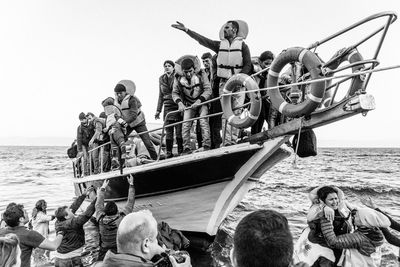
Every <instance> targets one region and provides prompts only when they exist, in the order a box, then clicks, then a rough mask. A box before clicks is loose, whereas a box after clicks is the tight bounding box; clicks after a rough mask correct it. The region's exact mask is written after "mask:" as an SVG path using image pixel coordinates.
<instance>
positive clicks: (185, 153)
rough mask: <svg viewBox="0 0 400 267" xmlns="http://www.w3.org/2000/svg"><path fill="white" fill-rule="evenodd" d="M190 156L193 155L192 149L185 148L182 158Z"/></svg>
mask: <svg viewBox="0 0 400 267" xmlns="http://www.w3.org/2000/svg"><path fill="white" fill-rule="evenodd" d="M189 154H192V150H191V149H190V148H188V147H187V148H185V149H184V150H183V152H182V156H183V155H189Z"/></svg>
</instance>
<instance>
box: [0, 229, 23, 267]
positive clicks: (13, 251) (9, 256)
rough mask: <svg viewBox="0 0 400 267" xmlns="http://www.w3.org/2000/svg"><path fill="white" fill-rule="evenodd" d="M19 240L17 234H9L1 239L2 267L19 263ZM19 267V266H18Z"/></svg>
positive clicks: (0, 255) (0, 259) (0, 257)
mask: <svg viewBox="0 0 400 267" xmlns="http://www.w3.org/2000/svg"><path fill="white" fill-rule="evenodd" d="M18 246H19V239H18V237H17V236H16V235H15V234H7V235H5V236H4V237H0V266H1V267H10V266H14V265H16V264H17V262H19V259H18V257H20V255H19V254H20V253H18ZM18 266H19V265H18Z"/></svg>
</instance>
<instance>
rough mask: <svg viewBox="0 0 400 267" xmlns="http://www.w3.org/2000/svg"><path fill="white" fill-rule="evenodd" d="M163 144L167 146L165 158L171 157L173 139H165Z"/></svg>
mask: <svg viewBox="0 0 400 267" xmlns="http://www.w3.org/2000/svg"><path fill="white" fill-rule="evenodd" d="M165 144H166V147H167V159H169V158H172V157H173V156H174V154H172V147H173V146H174V140H173V139H166V140H165Z"/></svg>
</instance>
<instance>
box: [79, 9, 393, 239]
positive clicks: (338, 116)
mask: <svg viewBox="0 0 400 267" xmlns="http://www.w3.org/2000/svg"><path fill="white" fill-rule="evenodd" d="M380 18H383V19H386V20H385V23H384V25H383V26H382V27H380V28H378V29H377V30H375V31H373V32H372V33H370V34H369V35H367V37H365V38H364V39H362V40H361V41H359V42H357V43H355V44H352V45H350V46H349V47H347V48H346V49H343V50H341V53H339V54H336V55H335V56H334V57H333V58H332V59H330V60H329V61H327V62H326V63H323V62H322V63H321V64H322V65H321V66H320V71H321V73H320V75H319V76H318V77H313V76H312V75H310V74H309V73H304V74H302V76H301V77H296V78H297V79H296V80H295V81H296V82H292V83H291V84H290V87H291V88H294V87H296V88H297V89H298V90H302V92H303V99H302V100H303V102H306V101H307V99H306V98H305V96H306V95H307V93H306V90H308V87H312V85H313V84H317V86H318V84H319V85H321V84H323V96H322V97H321V98H323V100H324V101H323V104H319V105H317V106H315V105H314V106H315V107H313V110H312V111H311V112H306V113H305V114H300V115H299V114H295V116H292V117H291V118H290V119H288V121H287V122H285V123H282V124H279V125H277V126H275V127H273V128H271V129H268V130H265V131H263V132H261V133H258V134H255V135H252V136H250V137H249V138H247V139H245V140H243V141H242V142H241V143H238V144H236V145H231V146H225V147H221V148H217V149H212V150H207V151H201V152H198V153H192V154H188V155H182V156H179V157H173V158H170V159H164V160H157V161H155V162H152V163H148V164H144V165H140V166H134V167H125V168H124V169H123V170H115V171H110V172H105V173H100V174H92V175H88V176H85V177H77V176H75V178H74V179H73V183H74V187H75V193H76V195H80V194H82V192H83V191H84V190H85V188H87V187H90V186H94V187H96V188H97V187H100V186H101V185H102V183H103V181H104V180H105V179H108V180H109V185H108V186H109V189H108V190H107V191H106V201H107V200H108V201H111V200H112V201H116V202H117V203H119V204H121V203H124V202H125V200H126V199H127V193H128V183H127V180H126V177H127V176H128V175H131V174H132V175H133V176H134V177H135V188H136V202H135V210H140V209H149V210H151V211H152V213H153V215H154V217H155V218H156V219H157V220H158V221H166V222H168V224H169V225H170V226H171V227H172V228H175V229H179V230H181V231H184V232H192V233H205V234H207V235H209V236H215V234H216V233H217V230H218V227H219V225H220V224H221V223H222V221H223V220H224V219H225V218H226V216H227V215H228V214H229V213H230V212H231V211H232V210H233V209H234V208H235V207H236V206H237V204H238V203H239V202H240V201H241V200H242V199H243V197H244V196H245V195H246V193H247V192H248V191H249V189H251V188H252V187H253V186H254V185H256V184H257V183H258V182H259V180H260V178H261V176H263V175H268V174H267V171H268V170H270V169H271V168H272V167H273V166H275V165H276V164H277V163H279V162H280V161H282V160H284V159H285V158H287V157H289V156H290V155H292V154H293V153H295V152H296V151H297V148H296V147H295V149H293V148H292V147H291V146H290V145H288V143H289V140H290V138H291V137H293V136H294V135H295V134H299V133H301V132H304V131H307V130H310V129H314V128H317V127H321V126H324V125H326V124H330V123H333V122H335V121H338V120H342V119H346V118H348V117H351V116H354V115H357V114H363V115H366V114H367V113H368V112H369V111H371V110H373V109H374V108H375V103H374V98H373V96H372V95H370V94H367V93H366V88H367V85H368V81H369V79H370V78H371V75H372V74H373V73H374V72H377V71H383V70H387V69H390V68H381V69H377V68H376V66H377V65H378V64H379V61H378V59H377V57H378V54H379V51H380V49H381V47H382V43H383V41H384V39H385V36H386V33H387V31H388V29H389V26H390V25H391V24H392V23H393V22H394V21H395V20H396V18H397V15H396V14H395V13H394V12H383V13H378V14H375V15H372V16H370V17H367V18H365V19H363V20H361V21H359V22H357V23H355V24H353V25H351V26H349V27H347V28H345V29H343V30H341V31H339V32H337V33H335V34H333V35H330V36H328V37H327V38H324V39H322V40H320V41H317V42H314V43H313V44H312V45H311V46H309V47H307V48H305V49H306V52H307V53H312V54H315V50H316V49H317V48H318V47H319V46H321V45H323V44H325V43H327V42H328V41H330V40H332V39H334V38H336V37H338V36H340V35H342V34H344V33H346V32H348V31H350V30H353V29H354V28H356V27H358V26H360V25H363V24H365V23H367V22H369V21H372V20H376V19H380ZM378 33H380V34H381V36H380V39H379V42H378V45H377V48H376V51H375V54H374V57H373V58H371V59H362V57H356V59H355V60H354V59H352V56H350V54H352V55H353V54H354V53H353V52H354V51H357V47H358V46H360V45H362V44H363V43H364V42H366V41H368V40H369V39H370V38H371V37H373V36H375V35H377V34H378ZM289 50H290V49H289ZM289 50H287V51H289ZM311 50H312V51H313V52H311ZM302 51H303V50H302ZM279 59H282V57H280V56H278V57H277V58H276V59H275V60H279ZM275 60H274V62H273V63H272V66H271V68H272V67H273V66H275V65H276V64H275V65H274V63H275ZM300 61H301V60H300ZM345 61H347V64H346V65H344V66H339V65H340V64H341V63H343V62H345ZM338 62H339V63H338ZM292 66H293V67H294V68H295V64H292ZM349 69H350V70H351V71H352V73H350V74H345V75H336V74H338V73H339V72H340V71H344V70H349ZM264 71H265V70H264ZM261 72H262V71H261ZM270 72H271V71H270ZM294 73H296V72H295V71H294ZM258 74H259V73H256V74H254V75H253V76H256V75H258ZM268 75H270V74H268ZM335 75H336V76H335ZM268 78H270V77H269V76H268ZM346 82H350V83H351V84H350V86H348V88H347V94H346V95H345V96H344V97H343V98H342V99H339V100H337V99H335V98H336V92H337V90H338V89H339V88H340V87H343V85H344V84H345V83H346ZM314 87H316V86H314ZM281 88H282V86H280V85H276V86H271V87H268V88H257V89H256V90H253V89H250V90H247V91H246V93H255V94H259V92H260V91H262V90H266V91H270V92H272V90H277V91H278V92H279V89H281ZM269 94H270V93H269ZM231 95H232V94H231V93H227V94H225V95H223V96H222V98H224V97H225V98H228V97H230V96H231ZM256 98H257V97H256ZM211 101H220V99H219V98H218V99H213V100H210V101H207V102H206V103H208V102H211ZM274 101H275V102H274ZM274 101H273V102H272V104H273V105H274V106H276V108H277V109H278V108H279V109H280V108H281V106H282V103H276V100H274ZM225 102H226V101H225ZM278 102H279V101H278ZM309 102H310V101H309ZM285 105H286V104H285ZM291 105H294V104H291ZM294 106H295V107H294V108H297V107H298V106H296V105H294ZM214 115H216V114H210V115H208V116H209V117H210V116H214ZM196 119H198V118H195V119H193V120H196ZM164 129H165V125H164V126H163V127H162V134H163V133H164ZM157 130H160V129H157ZM151 131H154V130H151ZM151 131H150V132H151Z"/></svg>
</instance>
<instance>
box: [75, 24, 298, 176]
mask: <svg viewBox="0 0 400 267" xmlns="http://www.w3.org/2000/svg"><path fill="white" fill-rule="evenodd" d="M172 27H173V28H176V29H179V30H182V31H184V32H186V33H187V34H188V35H189V36H190V37H192V38H193V39H195V40H197V41H198V42H199V43H200V44H201V45H203V46H205V47H207V48H209V49H210V50H211V51H212V52H214V53H215V54H214V55H212V54H211V53H210V52H205V53H204V54H203V55H202V56H201V60H202V63H203V68H202V67H201V63H200V60H199V59H198V57H197V56H195V55H185V56H182V57H181V58H179V59H178V60H176V61H173V60H165V61H164V63H163V67H164V74H162V75H161V76H160V77H159V97H158V102H157V107H156V112H155V119H156V120H157V119H160V114H161V113H162V112H163V120H164V125H165V126H166V128H165V154H162V155H158V154H157V152H156V149H155V145H157V144H153V143H152V138H151V136H150V135H149V133H147V127H146V121H145V118H144V114H143V112H142V111H141V105H142V104H141V102H140V100H139V99H138V97H137V96H136V95H135V90H136V87H135V84H134V82H133V81H130V80H122V81H120V82H119V83H118V84H117V85H116V86H115V88H114V93H115V97H114V98H113V97H109V98H107V99H105V100H104V101H103V102H102V105H103V107H104V112H102V113H101V114H100V115H99V116H98V117H96V116H95V115H94V114H93V113H91V112H89V113H87V114H85V113H83V112H82V113H80V114H79V120H80V122H81V124H80V125H79V127H78V130H77V138H76V144H75V145H76V146H77V155H76V157H77V159H83V160H81V161H79V164H78V165H77V171H79V174H78V176H81V175H88V174H92V173H93V174H97V173H99V172H103V171H109V170H111V169H112V170H115V169H118V168H121V167H124V166H126V165H127V164H126V162H127V157H128V153H127V147H129V144H130V143H131V138H130V137H131V136H132V133H133V134H134V135H135V134H137V135H139V137H140V140H141V142H143V144H144V147H145V150H147V153H146V154H147V155H146V159H147V160H146V161H144V162H151V161H152V160H156V159H164V158H171V157H174V156H177V155H185V154H190V153H192V152H194V151H195V152H198V151H204V150H209V149H214V148H219V147H221V146H228V145H233V144H236V143H237V142H238V138H239V137H240V136H241V133H242V136H243V135H245V134H243V133H244V131H242V130H241V129H239V128H236V127H233V126H231V125H230V124H229V123H228V121H229V118H225V115H223V114H222V107H221V103H220V101H219V97H220V96H221V95H222V93H223V88H224V85H225V84H226V82H227V81H228V80H229V78H230V77H232V76H233V75H234V74H237V73H244V74H247V75H252V74H254V73H256V72H259V74H258V75H256V76H254V79H255V80H256V81H257V83H258V85H259V87H260V88H265V87H266V80H267V74H268V71H264V72H260V71H261V70H267V69H268V68H269V66H270V65H271V63H272V61H273V60H274V54H273V53H272V52H271V51H265V52H263V53H261V55H260V56H258V57H253V58H251V56H250V49H249V47H248V45H247V44H246V43H245V42H244V39H245V38H246V37H247V33H248V27H247V24H246V23H245V22H243V21H228V22H227V23H226V24H225V25H224V26H223V28H222V29H221V34H220V35H221V41H213V40H210V39H208V38H206V37H204V36H202V35H200V34H198V33H196V32H194V31H192V30H189V29H188V28H186V27H185V26H184V24H182V23H179V22H178V23H177V24H173V25H172ZM284 77H286V78H285V79H281V80H282V81H286V83H289V82H290V78H288V77H289V76H288V75H284ZM261 95H262V109H261V113H260V116H259V117H258V119H257V121H256V123H255V124H254V125H253V126H252V127H251V134H256V133H259V132H261V131H262V130H263V128H264V124H265V123H267V127H269V128H271V127H273V126H275V125H277V124H280V123H281V122H283V116H281V115H280V114H279V112H278V111H277V110H275V109H274V108H273V107H272V105H270V102H269V99H268V97H267V94H266V91H262V92H261ZM212 99H217V101H210V100H212ZM246 101H248V99H246V98H245V94H236V95H233V96H232V102H233V107H243V105H244V103H246ZM242 111H243V108H237V109H235V110H234V114H235V115H239V114H240V113H241V112H242ZM195 118H199V119H197V120H196V119H195ZM193 122H194V123H193ZM249 134H250V133H249ZM193 136H195V137H194V138H193ZM160 139H161V140H160V142H159V145H163V144H164V141H163V140H164V137H161V138H160ZM153 141H154V138H153ZM109 143H111V144H109ZM174 144H176V147H177V149H176V151H174V149H173V147H174ZM99 146H103V149H102V150H101V151H102V152H100V149H98V147H99ZM89 151H91V153H90V154H91V155H90V157H89V153H88V152H89ZM100 153H101V155H100ZM100 158H102V160H100ZM78 166H79V167H78Z"/></svg>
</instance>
